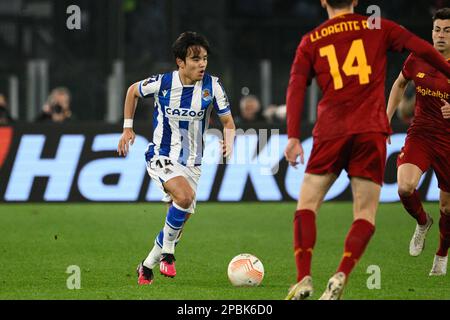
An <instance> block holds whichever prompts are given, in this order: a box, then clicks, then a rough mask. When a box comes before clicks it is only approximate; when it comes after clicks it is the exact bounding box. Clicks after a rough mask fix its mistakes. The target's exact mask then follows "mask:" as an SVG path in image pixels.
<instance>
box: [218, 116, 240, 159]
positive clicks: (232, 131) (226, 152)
mask: <svg viewBox="0 0 450 320" xmlns="http://www.w3.org/2000/svg"><path fill="white" fill-rule="evenodd" d="M220 122H221V123H222V126H223V141H221V142H222V154H223V157H224V158H228V157H229V156H230V155H231V153H232V152H233V145H234V137H235V136H236V126H235V125H234V120H233V117H232V116H231V113H229V114H227V115H224V116H221V117H220Z"/></svg>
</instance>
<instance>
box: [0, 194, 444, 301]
mask: <svg viewBox="0 0 450 320" xmlns="http://www.w3.org/2000/svg"><path fill="white" fill-rule="evenodd" d="M424 206H425V209H426V210H428V211H429V212H430V213H431V214H432V216H433V217H434V220H435V224H434V225H433V227H432V229H431V231H430V234H429V235H428V237H427V241H426V246H425V250H424V252H423V253H422V255H421V256H419V257H416V258H413V257H410V256H409V255H408V245H409V240H410V237H411V235H412V232H413V230H414V227H415V225H414V222H413V220H412V219H411V218H410V217H409V216H408V214H407V213H406V212H405V211H404V210H403V208H402V207H401V205H400V204H398V203H396V204H382V205H380V207H379V210H378V217H377V229H376V232H375V235H374V237H373V238H372V241H371V243H370V244H369V247H368V249H367V250H366V253H365V255H364V256H363V258H362V259H361V261H360V262H359V264H358V266H357V267H356V268H355V270H354V271H353V273H352V275H351V277H350V280H349V282H348V285H347V287H346V289H345V291H344V296H343V298H344V299H449V298H450V286H449V285H448V284H449V281H450V280H449V276H450V275H447V276H446V277H437V278H431V277H429V276H428V272H429V271H430V268H431V264H432V261H433V256H434V253H435V251H436V248H437V245H438V236H439V234H438V223H437V222H438V219H439V218H438V216H439V214H438V212H439V211H438V204H437V203H425V204H424ZM351 208H352V206H351V203H342V202H328V203H325V204H324V206H323V207H322V209H321V211H320V214H319V217H318V220H317V225H318V236H317V242H316V248H315V252H314V257H313V265H312V273H313V279H314V286H315V293H314V295H313V297H312V299H317V298H318V297H320V295H321V293H322V291H323V289H324V288H325V285H326V282H327V280H328V278H329V277H330V276H331V275H332V274H333V273H334V272H335V270H336V268H337V265H338V263H339V260H340V258H341V255H342V251H343V243H344V239H345V236H346V233H347V231H348V229H349V227H350V225H351V222H352V214H351ZM294 209H295V203H266V204H262V203H239V204H226V203H225V204H224V203H200V204H199V205H198V207H197V213H196V214H195V215H194V216H193V217H192V218H191V219H190V221H189V223H188V224H187V225H186V227H185V232H184V234H183V237H182V239H181V242H180V243H179V245H178V247H177V251H176V257H177V272H178V274H177V276H176V278H174V279H169V278H165V277H163V276H161V275H160V274H159V272H158V273H157V274H155V281H154V284H153V285H151V286H144V287H139V286H138V285H137V283H136V273H135V269H136V265H137V264H138V263H139V262H140V261H141V260H142V259H143V258H145V257H146V256H147V254H148V251H149V250H150V248H151V246H152V244H153V240H154V238H155V236H156V234H157V232H158V231H159V230H160V228H161V227H162V224H163V222H164V217H165V211H166V210H165V206H164V205H162V204H24V205H22V204H12V205H9V204H3V205H0V268H1V271H0V299H177V300H178V299H180V300H181V299H194V300H197V299H224V300H228V299H250V300H257V299H258V300H259V299H263V300H265V299H276V300H278V299H284V297H285V295H286V293H287V289H288V287H289V285H290V284H292V283H293V282H294V281H295V262H294V257H293V248H292V242H293V241H292V218H293V212H294ZM239 253H252V254H254V255H256V256H257V257H258V258H260V259H261V261H262V262H263V264H264V267H265V277H264V280H263V282H262V285H261V286H260V287H254V288H235V287H232V286H231V285H230V283H229V282H228V278H227V273H226V270H227V265H228V262H229V261H230V260H231V258H233V257H234V256H235V255H237V254H239ZM71 265H77V266H79V267H80V269H81V289H79V290H69V289H67V286H66V281H67V278H68V277H69V276H70V274H68V273H66V270H67V267H68V266H71ZM370 265H377V266H379V268H380V270H381V288H380V289H371V290H370V289H368V287H367V281H368V278H369V277H370V276H371V274H369V273H367V268H368V267H369V266H370Z"/></svg>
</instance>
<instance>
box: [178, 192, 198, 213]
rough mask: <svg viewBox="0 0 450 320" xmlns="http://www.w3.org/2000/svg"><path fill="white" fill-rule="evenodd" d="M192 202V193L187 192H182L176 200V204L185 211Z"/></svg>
mask: <svg viewBox="0 0 450 320" xmlns="http://www.w3.org/2000/svg"><path fill="white" fill-rule="evenodd" d="M192 202H194V193H193V192H189V191H186V192H183V193H182V194H180V195H179V196H178V197H177V199H176V204H177V205H179V206H180V207H182V208H185V209H188V208H189V207H190V206H191V205H192Z"/></svg>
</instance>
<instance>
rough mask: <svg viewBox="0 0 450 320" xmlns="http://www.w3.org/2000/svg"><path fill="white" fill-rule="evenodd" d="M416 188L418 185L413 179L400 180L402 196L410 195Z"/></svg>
mask: <svg viewBox="0 0 450 320" xmlns="http://www.w3.org/2000/svg"><path fill="white" fill-rule="evenodd" d="M414 190H416V185H415V183H414V182H413V181H399V183H398V194H399V195H400V196H401V197H409V196H410V195H412V194H413V193H414Z"/></svg>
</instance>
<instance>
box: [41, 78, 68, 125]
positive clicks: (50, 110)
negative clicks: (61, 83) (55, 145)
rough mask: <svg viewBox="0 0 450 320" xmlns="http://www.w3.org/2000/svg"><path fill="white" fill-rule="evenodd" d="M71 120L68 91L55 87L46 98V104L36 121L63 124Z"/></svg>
mask: <svg viewBox="0 0 450 320" xmlns="http://www.w3.org/2000/svg"><path fill="white" fill-rule="evenodd" d="M71 118H72V111H71V110H70V91H69V89H67V88H65V87H57V88H55V89H53V90H52V92H51V93H50V95H49V96H48V98H47V102H46V103H45V104H44V106H43V107H42V112H41V114H40V115H39V116H38V118H37V119H36V121H38V122H48V121H50V122H54V123H63V122H67V121H69V120H70V119H71Z"/></svg>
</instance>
